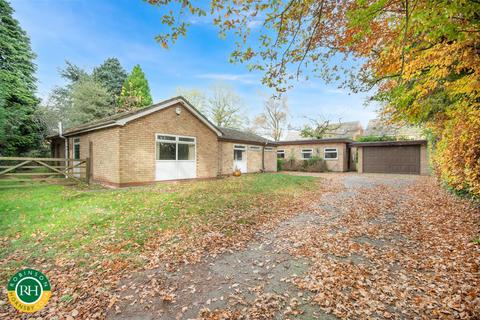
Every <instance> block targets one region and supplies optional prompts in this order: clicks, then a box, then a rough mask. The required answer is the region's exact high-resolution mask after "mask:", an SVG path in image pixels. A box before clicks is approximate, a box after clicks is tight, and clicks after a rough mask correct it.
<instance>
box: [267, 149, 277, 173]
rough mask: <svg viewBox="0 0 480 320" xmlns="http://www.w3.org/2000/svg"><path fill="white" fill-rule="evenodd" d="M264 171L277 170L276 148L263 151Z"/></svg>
mask: <svg viewBox="0 0 480 320" xmlns="http://www.w3.org/2000/svg"><path fill="white" fill-rule="evenodd" d="M265 171H268V172H276V171H277V148H273V150H272V151H265Z"/></svg>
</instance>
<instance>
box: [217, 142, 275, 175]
mask: <svg viewBox="0 0 480 320" xmlns="http://www.w3.org/2000/svg"><path fill="white" fill-rule="evenodd" d="M236 144H238V145H244V146H246V147H247V149H246V152H247V171H248V172H259V171H260V170H261V169H262V150H261V149H260V150H251V149H250V147H251V146H255V145H252V144H246V143H241V142H237V143H234V142H226V141H220V152H219V163H220V168H221V174H223V175H228V174H231V173H233V146H234V145H236ZM260 148H263V146H260ZM265 171H277V150H276V148H273V151H271V152H269V151H265Z"/></svg>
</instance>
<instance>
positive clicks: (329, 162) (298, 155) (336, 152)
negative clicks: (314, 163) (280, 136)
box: [277, 139, 352, 172]
mask: <svg viewBox="0 0 480 320" xmlns="http://www.w3.org/2000/svg"><path fill="white" fill-rule="evenodd" d="M350 142H352V141H351V140H349V139H311V140H293V141H280V142H278V143H277V154H278V157H279V158H281V159H294V160H308V159H310V158H312V157H317V158H322V159H324V160H325V164H326V166H327V169H328V170H329V171H335V172H344V171H349V163H348V162H349V158H350V155H349V152H350V149H349V148H348V144H349V143H350Z"/></svg>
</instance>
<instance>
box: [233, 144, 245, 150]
mask: <svg viewBox="0 0 480 320" xmlns="http://www.w3.org/2000/svg"><path fill="white" fill-rule="evenodd" d="M233 149H239V150H245V146H241V145H238V144H236V145H234V146H233Z"/></svg>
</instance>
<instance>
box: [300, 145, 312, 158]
mask: <svg viewBox="0 0 480 320" xmlns="http://www.w3.org/2000/svg"><path fill="white" fill-rule="evenodd" d="M304 153H311V154H312V155H311V156H310V158H304V156H303V154H304ZM300 155H301V156H300V159H302V160H309V159H311V158H313V149H310V148H306V149H301V150H300Z"/></svg>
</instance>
